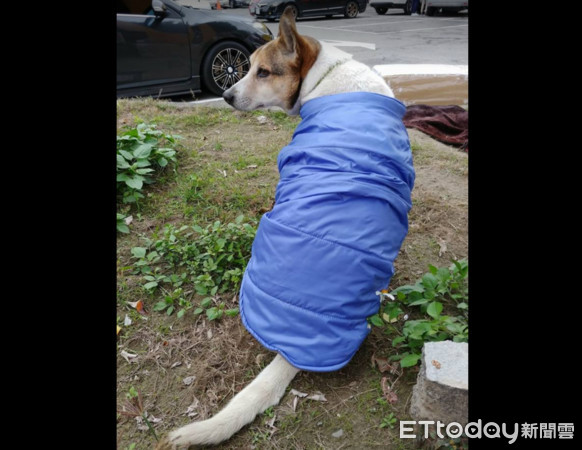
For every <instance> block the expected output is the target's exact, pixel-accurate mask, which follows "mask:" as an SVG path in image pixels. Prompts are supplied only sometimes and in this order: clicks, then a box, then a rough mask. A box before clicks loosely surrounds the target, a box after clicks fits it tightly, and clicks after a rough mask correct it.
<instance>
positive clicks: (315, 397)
mask: <svg viewBox="0 0 582 450" xmlns="http://www.w3.org/2000/svg"><path fill="white" fill-rule="evenodd" d="M307 398H308V399H309V400H315V401H316V402H327V399H326V398H325V395H323V394H322V393H321V392H319V393H317V394H313V395H310V396H308V397H307Z"/></svg>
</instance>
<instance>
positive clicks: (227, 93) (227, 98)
mask: <svg viewBox="0 0 582 450" xmlns="http://www.w3.org/2000/svg"><path fill="white" fill-rule="evenodd" d="M222 98H223V99H224V101H225V102H226V103H228V104H229V105H232V103H233V102H234V94H233V93H232V92H231V90H230V89H228V90H226V91H224V92H223V93H222Z"/></svg>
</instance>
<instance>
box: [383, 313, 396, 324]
mask: <svg viewBox="0 0 582 450" xmlns="http://www.w3.org/2000/svg"><path fill="white" fill-rule="evenodd" d="M382 319H384V322H388V323H395V322H398V317H394V318H393V319H391V318H390V316H389V315H388V314H386V313H383V314H382Z"/></svg>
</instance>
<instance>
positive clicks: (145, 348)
mask: <svg viewBox="0 0 582 450" xmlns="http://www.w3.org/2000/svg"><path fill="white" fill-rule="evenodd" d="M260 116H265V118H266V121H265V120H264V119H262V118H261V120H259V117H260ZM299 121H300V118H299V117H288V116H287V115H285V114H284V113H279V112H265V111H257V112H239V111H233V110H231V109H218V108H209V107H195V108H190V107H188V108H184V107H181V106H180V105H179V104H171V103H166V102H162V101H158V100H153V99H144V100H119V101H118V129H119V131H122V130H123V129H125V127H131V126H135V125H136V124H137V123H139V122H146V123H155V124H157V126H158V129H161V130H163V131H164V132H166V133H170V134H177V135H180V136H182V138H183V139H181V140H180V148H179V150H178V152H177V155H176V156H177V158H178V165H177V170H176V172H175V173H174V172H173V171H166V172H164V173H163V174H162V175H161V177H160V178H158V179H157V181H156V183H155V184H153V185H150V186H147V188H146V189H145V198H144V199H143V200H142V201H141V203H140V205H139V208H138V207H137V206H135V205H131V206H130V207H129V208H130V209H129V210H128V211H127V213H128V214H129V215H132V217H133V221H132V222H131V224H130V225H129V227H130V233H129V234H123V235H121V234H120V235H119V236H118V243H117V244H118V246H117V247H118V248H117V257H118V274H117V277H118V285H117V289H118V296H117V317H118V319H117V320H118V324H119V325H120V326H121V327H122V331H121V333H120V335H119V339H118V348H119V351H118V353H119V354H120V353H121V352H122V351H126V352H128V353H131V354H137V355H138V356H137V358H135V359H134V360H132V362H131V363H128V362H127V361H126V360H125V359H124V358H123V357H121V355H120V356H119V357H118V374H117V375H118V383H117V392H118V403H119V404H123V403H124V402H125V401H126V398H127V393H128V391H129V389H130V388H131V387H135V388H136V389H139V392H140V393H141V395H142V401H143V409H144V413H147V417H148V418H150V423H151V424H152V426H153V427H154V429H155V430H156V433H157V434H158V436H160V435H162V434H163V433H165V432H166V431H168V430H170V429H173V428H175V427H178V426H181V425H184V424H186V423H188V422H190V421H192V420H201V419H205V418H208V417H210V416H212V415H213V414H215V413H216V412H217V411H218V410H219V409H220V408H221V407H223V406H224V405H225V404H226V403H227V402H228V401H229V400H230V399H231V398H232V396H233V394H234V393H236V392H238V391H240V390H241V389H242V388H243V387H244V386H246V385H247V384H248V382H249V381H250V380H252V379H253V378H254V377H255V376H256V375H257V374H258V373H259V372H260V370H261V369H262V368H263V367H265V366H266V365H267V364H268V363H269V362H270V360H271V359H272V357H273V355H272V353H271V352H269V351H267V350H265V349H264V348H263V347H262V346H260V345H259V344H258V343H257V342H256V340H254V339H253V338H252V337H251V336H250V334H249V333H248V332H247V331H246V329H245V328H244V327H243V326H242V324H241V322H240V318H239V317H238V316H235V317H230V316H226V315H225V316H224V317H222V319H220V320H209V318H208V316H207V314H205V313H202V314H198V315H195V314H194V310H195V309H196V307H197V306H198V305H199V303H200V301H201V300H202V299H203V298H204V296H199V297H196V294H195V293H194V294H193V295H194V297H193V298H192V305H193V306H192V308H190V309H187V311H186V312H185V314H184V316H183V317H182V318H178V317H177V313H173V314H172V315H167V314H166V313H165V312H164V311H162V312H156V311H154V306H155V305H156V304H157V303H159V302H160V301H162V300H164V298H163V295H162V294H161V293H159V292H157V291H154V292H152V293H148V292H147V291H144V289H143V288H142V285H143V280H142V277H141V275H138V274H135V273H134V272H135V270H134V269H135V267H134V266H135V263H136V261H137V259H136V258H134V257H133V256H132V253H131V249H132V248H134V247H143V246H145V245H146V244H145V243H146V242H147V241H148V240H150V241H156V239H160V236H163V232H164V229H165V227H166V226H167V225H171V226H173V227H175V228H177V229H179V228H180V227H182V226H185V225H188V226H192V224H193V223H196V224H198V225H200V226H201V227H202V228H205V227H206V226H209V225H211V224H213V223H214V222H215V221H217V220H218V221H220V222H222V223H223V224H228V223H230V222H235V220H236V218H237V217H238V216H240V215H244V217H245V218H248V219H253V220H258V219H260V217H261V216H262V214H263V213H264V212H265V211H267V210H269V209H270V208H271V205H272V203H273V199H274V194H275V188H276V185H277V182H278V179H279V174H278V170H277V155H278V153H279V151H280V150H281V148H282V147H284V146H285V145H286V144H288V143H289V141H290V139H291V136H292V134H293V130H294V129H295V127H296V126H297V124H298V123H299ZM262 122H264V123H262ZM409 134H410V138H411V144H412V147H413V153H414V159H415V167H416V169H417V181H416V185H415V189H414V191H413V204H414V206H413V209H412V211H411V213H410V217H409V222H410V229H409V234H408V236H407V238H406V240H405V242H404V245H403V247H402V251H401V254H400V255H399V257H398V259H397V260H396V274H395V276H394V277H393V279H392V282H391V286H390V288H391V289H393V288H396V287H398V286H400V285H403V284H413V283H414V282H415V281H416V280H417V279H418V278H419V277H420V276H421V275H422V274H423V273H424V272H426V268H427V266H428V265H429V264H433V265H435V266H437V267H441V266H445V265H447V266H448V265H449V264H450V259H453V258H455V259H460V258H463V257H466V256H467V245H466V235H467V224H466V215H467V208H466V206H467V205H466V197H467V195H466V181H467V180H466V174H467V155H466V154H463V153H461V152H458V151H456V150H455V149H452V148H450V147H447V146H444V145H441V144H439V143H437V142H436V141H433V140H430V139H428V138H426V137H425V136H424V135H422V134H421V133H420V132H417V131H416V130H409ZM245 220H246V219H245ZM439 242H441V243H442V242H446V247H447V250H446V251H445V252H444V253H443V254H441V255H440V256H439V251H441V250H442V248H443V247H442V246H441V245H440V244H439ZM183 288H184V293H183V295H184V299H185V300H187V301H190V297H187V295H192V294H187V292H188V288H187V287H186V284H185V285H184V286H183ZM168 291H169V292H170V293H172V292H173V289H169V290H168ZM236 294H237V292H235V291H233V290H232V289H231V288H229V290H227V291H226V292H223V293H220V292H217V293H216V296H217V298H216V303H213V304H214V305H217V306H218V305H220V303H221V302H224V303H225V304H226V305H227V306H226V308H233V307H234V306H236V304H237V301H238V300H237V298H236ZM180 298H181V297H180ZM140 300H141V301H143V304H144V307H145V310H146V312H147V314H142V313H139V312H138V311H137V310H136V309H135V308H134V307H133V306H131V305H132V304H134V303H135V302H137V301H140ZM175 304H176V307H177V308H178V298H176V300H175ZM184 309H186V308H184ZM166 311H167V309H166ZM126 315H127V316H128V318H129V319H131V322H132V323H131V325H129V326H126V325H124V320H125V316H126ZM390 340H391V339H390V338H389V337H387V336H386V334H384V333H383V332H382V331H381V330H380V329H379V328H374V329H373V330H372V333H371V334H370V336H369V337H368V338H367V339H366V341H365V342H364V344H363V345H362V347H361V349H360V350H359V351H358V352H357V353H356V355H355V356H354V358H353V360H352V361H351V362H350V364H348V365H347V366H346V367H345V368H343V369H341V370H339V371H337V372H332V373H323V374H314V373H307V372H301V373H300V374H299V375H298V376H297V377H296V378H295V379H294V381H293V382H292V384H291V387H292V388H294V389H297V390H299V391H301V392H307V393H309V394H313V393H315V392H322V393H324V394H325V396H326V398H327V402H317V401H312V400H305V399H300V400H299V401H298V403H297V405H296V409H295V410H293V407H292V405H293V397H294V396H293V395H291V394H290V393H289V392H288V393H287V394H286V395H285V396H284V397H283V399H282V401H281V403H280V405H278V406H275V407H274V408H272V409H271V410H270V411H268V412H267V414H263V415H260V416H259V417H258V418H257V419H256V420H255V421H254V422H253V423H252V424H250V425H249V426H248V427H246V428H245V429H243V430H242V431H241V432H239V433H238V434H237V435H235V436H234V437H233V438H232V439H231V440H229V441H228V442H226V443H224V444H222V445H220V446H218V447H217V448H219V449H238V448H249V447H250V446H252V445H254V446H255V448H257V449H287V448H305V449H336V448H340V447H341V448H357V449H368V448H369V449H375V448H395V449H396V448H412V447H413V445H412V443H411V442H404V441H401V440H400V439H399V438H398V422H397V420H401V419H407V418H409V417H408V406H409V404H408V401H409V397H410V394H411V388H412V385H413V384H414V381H415V379H416V373H417V372H416V370H417V369H416V368H409V370H408V371H406V372H405V373H403V375H402V376H401V377H400V378H399V379H398V380H397V382H396V383H395V385H394V391H395V392H396V394H397V395H398V398H399V400H398V402H397V403H395V404H389V403H388V402H386V401H385V400H383V392H382V387H381V380H382V378H383V377H385V376H388V377H389V378H390V377H391V376H390V375H387V374H386V373H381V372H380V371H379V370H378V369H377V368H374V367H373V366H372V364H371V363H370V360H371V358H372V356H374V355H375V356H381V357H388V356H389V355H390V354H391V353H393V351H394V350H393V349H392V348H391V346H390ZM190 376H194V377H195V379H194V381H193V382H192V383H191V384H189V385H185V384H184V383H183V379H185V378H186V377H190ZM391 381H394V380H393V378H391ZM191 405H197V406H196V407H195V408H194V412H195V413H196V415H195V416H194V417H191V418H190V417H188V416H187V415H186V411H187V410H188V408H189V407H190V406H191ZM150 416H153V418H157V419H162V420H161V421H159V422H156V421H154V420H153V419H152V418H151V417H150ZM273 418H274V419H275V421H274V423H273V426H274V427H275V428H273V427H271V426H270V425H269V424H268V423H267V422H268V421H269V420H272V419H273ZM394 419H396V422H394ZM383 424H384V426H382V425H383ZM391 425H393V426H394V428H392V427H391ZM142 428H143V427H142ZM339 429H342V430H343V431H344V435H343V436H342V437H340V438H335V437H333V436H332V433H335V432H336V431H337V430H339ZM134 444H135V445H134ZM154 444H155V439H154V438H153V436H152V435H151V432H149V431H147V430H144V429H139V428H138V427H137V424H136V422H135V421H133V420H130V419H128V418H126V417H122V418H121V419H120V420H119V421H118V448H129V447H130V446H131V445H134V447H135V448H136V449H145V448H153V446H154Z"/></svg>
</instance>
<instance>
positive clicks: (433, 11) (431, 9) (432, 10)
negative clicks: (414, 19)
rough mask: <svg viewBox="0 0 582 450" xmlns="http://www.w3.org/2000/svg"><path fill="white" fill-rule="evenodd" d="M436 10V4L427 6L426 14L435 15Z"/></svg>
mask: <svg viewBox="0 0 582 450" xmlns="http://www.w3.org/2000/svg"><path fill="white" fill-rule="evenodd" d="M435 12H436V8H435V7H434V6H429V7H428V8H426V15H427V16H434V13H435Z"/></svg>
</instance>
